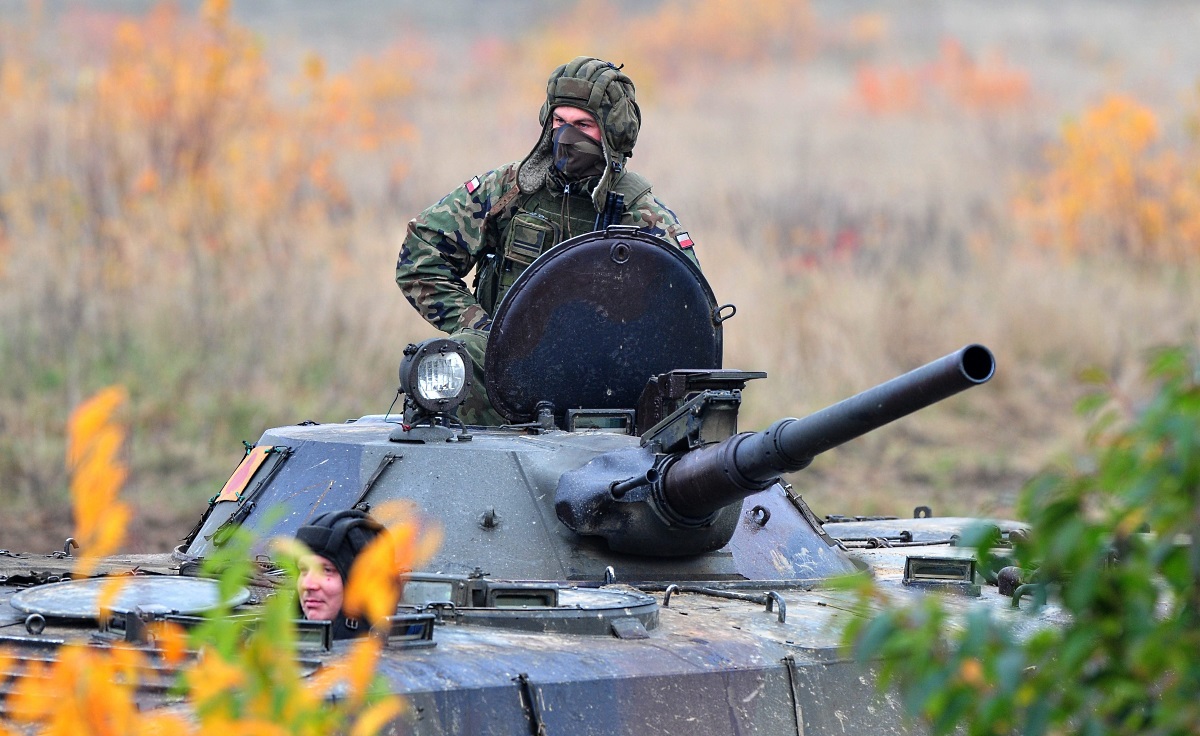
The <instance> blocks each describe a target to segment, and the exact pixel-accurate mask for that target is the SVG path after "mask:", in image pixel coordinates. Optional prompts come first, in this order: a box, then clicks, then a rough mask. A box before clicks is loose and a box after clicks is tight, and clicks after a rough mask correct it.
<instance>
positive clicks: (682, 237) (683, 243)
mask: <svg viewBox="0 0 1200 736" xmlns="http://www.w3.org/2000/svg"><path fill="white" fill-rule="evenodd" d="M675 240H676V241H678V243H679V247H680V248H683V249H685V250H686V249H687V248H691V247H692V246H693V245H695V243H693V242H692V236H691V235H688V234H687V233H679V235H677V236H675Z"/></svg>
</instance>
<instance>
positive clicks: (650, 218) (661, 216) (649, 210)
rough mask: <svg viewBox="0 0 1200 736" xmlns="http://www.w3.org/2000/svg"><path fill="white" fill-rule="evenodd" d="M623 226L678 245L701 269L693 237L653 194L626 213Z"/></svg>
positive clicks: (641, 199)
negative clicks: (629, 226)
mask: <svg viewBox="0 0 1200 736" xmlns="http://www.w3.org/2000/svg"><path fill="white" fill-rule="evenodd" d="M622 224H625V225H636V226H637V228H638V229H639V230H642V231H644V232H647V233H650V234H651V235H657V236H658V237H660V238H664V239H665V240H667V241H668V242H671V243H674V244H676V245H678V246H679V248H680V250H682V251H683V254H684V255H685V256H687V257H688V259H689V260H690V261H691V262H692V263H693V264H695V265H696V267H697V268H699V267H700V261H699V260H698V259H697V258H696V250H695V248H693V247H692V239H691V236H690V235H688V233H687V231H685V230H684V229H683V225H680V224H679V218H678V217H676V216H675V213H674V212H672V211H671V209H670V208H669V207H667V206H666V205H664V204H663V203H662V202H660V201H659V200H658V197H656V196H654V194H653V193H652V192H647V193H646V194H645V195H644V196H642V197H639V198H638V200H637V202H635V203H634V205H633V207H631V208H630V209H629V210H628V211H627V212H626V213H625V218H624V219H623V220H622Z"/></svg>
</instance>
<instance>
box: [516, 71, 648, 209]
mask: <svg viewBox="0 0 1200 736" xmlns="http://www.w3.org/2000/svg"><path fill="white" fill-rule="evenodd" d="M560 105H569V106H571V107H577V108H579V109H581V110H587V111H588V112H590V113H591V114H592V116H593V117H595V118H596V122H597V123H598V124H599V125H600V130H601V131H602V136H601V140H600V142H601V144H602V145H603V149H604V163H605V166H604V173H603V174H602V175H601V176H600V179H599V181H598V182H597V184H596V187H595V189H593V190H592V203H593V204H594V205H595V207H596V211H597V212H601V211H603V210H604V204H605V199H606V197H607V195H608V192H609V190H610V189H611V188H612V185H613V182H614V181H615V180H616V177H617V175H618V174H619V173H620V171H621V169H622V168H623V167H624V166H625V160H626V159H628V158H629V157H630V156H632V155H633V146H634V144H635V143H637V136H638V130H639V129H640V128H641V124H642V113H641V110H640V109H639V108H638V104H637V97H636V93H635V91H634V87H633V81H632V80H631V79H630V78H629V77H628V76H627V75H626V74H624V73H623V72H622V71H621V70H620V69H619V68H618V67H617V66H616V65H614V64H612V63H611V62H607V61H603V60H601V59H596V58H593V57H590V56H580V57H577V58H576V59H574V60H572V61H571V62H570V63H568V64H563V65H562V66H560V67H558V68H557V69H555V70H554V73H552V74H551V75H550V80H549V82H547V84H546V102H545V104H543V105H542V109H541V113H540V115H539V120H540V121H541V123H542V135H541V138H539V139H538V142H537V145H535V146H534V147H533V150H532V151H530V153H529V155H528V156H526V157H525V160H524V161H522V162H521V166H520V168H519V169H518V171H517V184H518V185H519V186H520V188H521V191H522V192H532V191H534V190H536V189H537V188H538V187H540V186H542V184H543V183H544V182H545V181H546V176H547V175H548V174H549V172H550V169H551V168H552V167H553V166H554V159H553V142H552V139H551V129H552V122H551V115H550V113H551V112H552V111H553V110H554V108H556V107H558V106H560Z"/></svg>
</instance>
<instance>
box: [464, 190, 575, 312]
mask: <svg viewBox="0 0 1200 736" xmlns="http://www.w3.org/2000/svg"><path fill="white" fill-rule="evenodd" d="M561 238H562V231H561V229H560V228H559V226H558V224H557V223H555V222H552V221H550V220H549V219H548V218H546V217H545V216H544V215H541V214H540V213H537V212H526V211H521V212H518V213H517V214H516V215H513V218H512V220H511V221H510V222H509V223H508V227H507V228H506V229H505V230H504V239H503V242H502V243H501V247H500V253H499V255H498V256H493V257H489V258H488V260H487V263H485V264H484V266H483V269H482V271H481V272H480V275H479V280H478V282H477V292H476V298H477V299H478V300H479V304H480V305H481V306H482V307H483V308H484V309H486V310H487V311H488V313H489V314H490V313H491V312H493V311H495V309H496V305H497V304H499V303H500V300H501V299H502V298H503V297H504V294H505V293H506V292H507V291H508V289H509V287H511V286H512V285H513V283H514V282H515V281H516V280H517V277H518V276H520V275H521V272H522V271H524V270H525V268H526V267H527V266H528V265H529V264H531V263H533V261H534V259H535V258H537V257H538V256H539V255H541V254H542V253H543V252H544V251H546V250H549V249H550V248H552V247H554V246H555V245H556V244H557V243H558V242H559V240H561Z"/></svg>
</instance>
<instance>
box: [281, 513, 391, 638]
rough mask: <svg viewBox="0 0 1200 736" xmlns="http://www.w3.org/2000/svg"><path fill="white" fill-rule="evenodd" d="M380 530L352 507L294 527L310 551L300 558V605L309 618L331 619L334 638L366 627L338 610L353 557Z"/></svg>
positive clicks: (340, 608) (343, 636) (320, 516)
mask: <svg viewBox="0 0 1200 736" xmlns="http://www.w3.org/2000/svg"><path fill="white" fill-rule="evenodd" d="M382 531H383V525H382V524H380V523H379V522H377V521H375V519H373V518H371V517H370V516H369V515H367V514H366V513H364V512H362V511H358V510H356V509H345V510H342V511H329V512H326V513H323V514H320V515H319V516H317V517H315V518H314V519H312V520H311V521H310V522H309V523H308V524H305V525H304V526H302V527H300V528H299V529H297V530H296V539H298V540H299V541H301V542H303V543H304V544H305V546H307V547H308V549H309V551H310V554H308V555H305V556H304V557H303V558H301V560H300V578H299V581H298V587H299V598H300V609H301V610H302V611H303V612H304V618H306V619H309V620H312V621H332V622H333V636H334V638H335V639H345V638H350V637H354V636H358V635H360V634H365V633H366V632H367V628H366V627H364V626H360V625H359V621H358V620H356V619H348V618H346V615H345V613H343V611H342V600H343V598H344V597H345V586H346V581H347V580H349V578H350V568H351V567H352V566H353V565H354V559H355V558H356V557H358V554H359V553H360V552H362V551H363V549H365V548H366V547H367V545H368V544H370V543H371V541H372V540H373V539H375V537H376V536H377V535H378V534H379V533H380V532H382Z"/></svg>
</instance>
